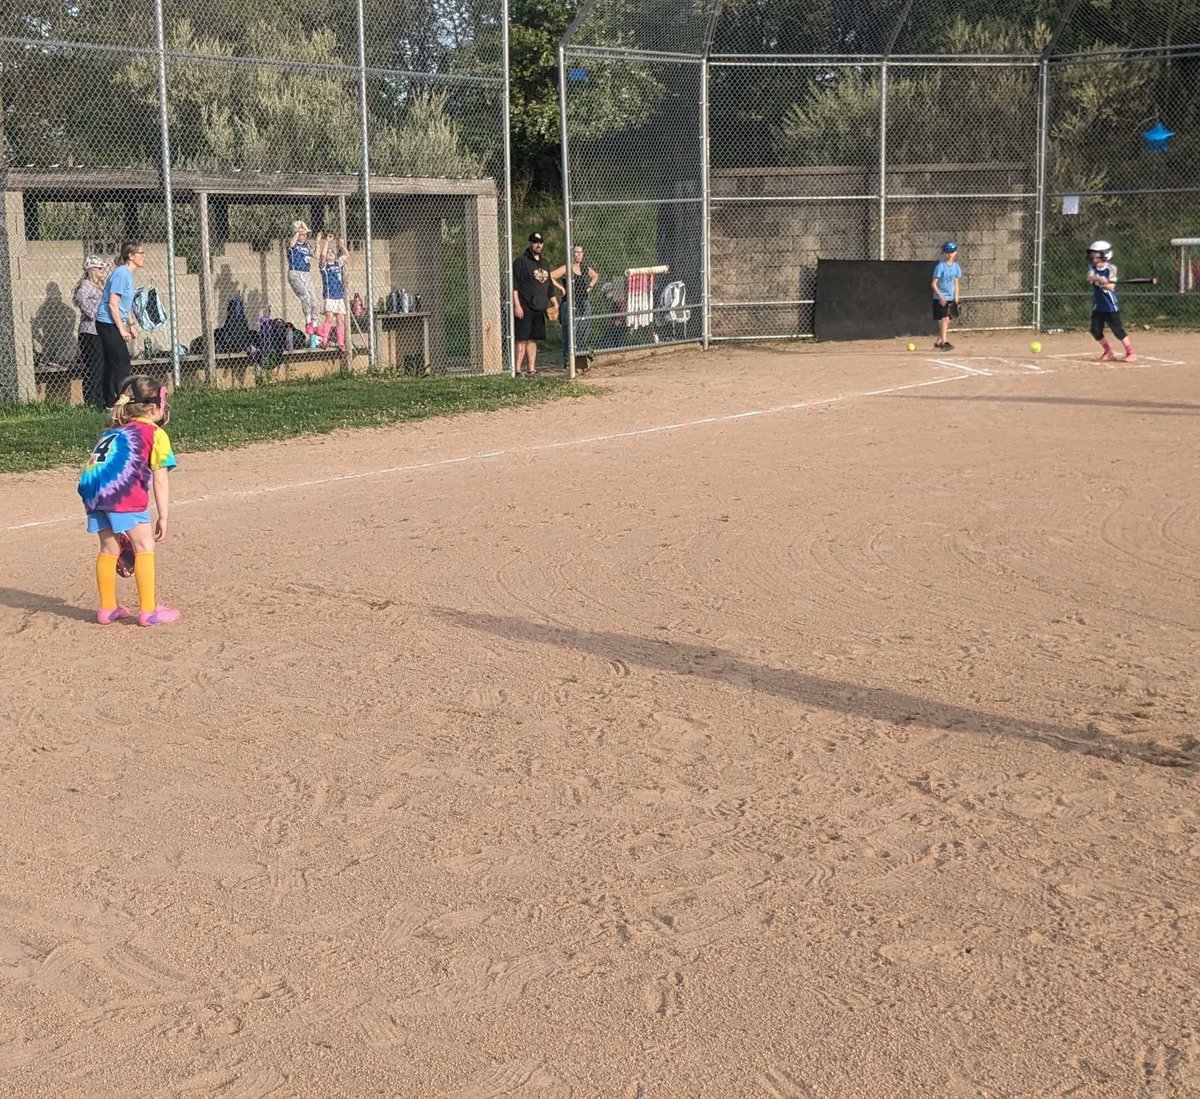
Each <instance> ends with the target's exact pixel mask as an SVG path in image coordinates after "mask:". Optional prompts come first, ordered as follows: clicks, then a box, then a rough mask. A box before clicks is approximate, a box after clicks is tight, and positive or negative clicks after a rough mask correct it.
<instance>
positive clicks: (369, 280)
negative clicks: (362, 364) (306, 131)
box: [356, 0, 378, 370]
mask: <svg viewBox="0 0 1200 1099" xmlns="http://www.w3.org/2000/svg"><path fill="white" fill-rule="evenodd" d="M356 7H357V8H358V128H359V140H360V141H361V142H362V177H361V179H360V184H361V187H362V199H363V233H364V234H365V240H364V242H363V255H364V257H365V259H366V271H365V276H366V278H365V281H366V287H367V368H368V369H369V370H374V369H375V368H376V366H377V365H378V362H377V358H378V353H377V349H376V347H375V267H374V261H373V257H372V254H371V149H370V137H369V135H368V133H367V36H366V25H365V24H366V21H365V19H364V17H363V0H357V4H356Z"/></svg>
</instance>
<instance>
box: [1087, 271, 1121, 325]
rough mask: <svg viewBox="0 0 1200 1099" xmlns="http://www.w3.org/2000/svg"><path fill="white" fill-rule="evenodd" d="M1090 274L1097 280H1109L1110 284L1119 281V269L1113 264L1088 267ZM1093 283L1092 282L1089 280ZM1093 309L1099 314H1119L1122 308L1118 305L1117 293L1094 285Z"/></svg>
mask: <svg viewBox="0 0 1200 1099" xmlns="http://www.w3.org/2000/svg"><path fill="white" fill-rule="evenodd" d="M1088 274H1089V275H1095V276H1096V277H1097V278H1101V279H1108V281H1109V282H1116V281H1117V268H1116V266H1115V265H1114V264H1111V263H1100V264H1092V265H1090V266H1089V267H1088ZM1088 281H1089V282H1091V280H1090V279H1089V280H1088ZM1092 309H1093V310H1094V311H1095V312H1097V313H1119V312H1120V311H1121V307H1120V306H1119V305H1117V292H1116V290H1115V289H1113V290H1105V289H1104V287H1102V286H1096V285H1095V284H1094V283H1093V284H1092Z"/></svg>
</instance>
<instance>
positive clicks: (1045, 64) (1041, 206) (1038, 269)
mask: <svg viewBox="0 0 1200 1099" xmlns="http://www.w3.org/2000/svg"><path fill="white" fill-rule="evenodd" d="M1038 69H1039V75H1040V77H1041V88H1040V89H1039V94H1038V147H1037V187H1036V188H1035V191H1036V194H1037V200H1036V201H1037V211H1036V212H1035V214H1034V223H1033V224H1034V230H1033V232H1034V241H1033V327H1034V328H1036V329H1038V330H1039V331H1040V330H1041V327H1042V308H1043V304H1042V303H1043V298H1044V297H1045V282H1046V160H1047V157H1048V152H1049V140H1050V137H1049V131H1050V59H1049V57H1043V58H1042V63H1041V65H1039V66H1038Z"/></svg>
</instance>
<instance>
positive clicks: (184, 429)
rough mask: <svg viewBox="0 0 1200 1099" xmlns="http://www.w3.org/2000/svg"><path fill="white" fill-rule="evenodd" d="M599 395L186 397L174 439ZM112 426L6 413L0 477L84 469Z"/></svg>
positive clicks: (343, 384)
mask: <svg viewBox="0 0 1200 1099" xmlns="http://www.w3.org/2000/svg"><path fill="white" fill-rule="evenodd" d="M599 392H600V390H598V389H597V388H596V387H595V386H587V385H580V384H578V383H574V384H572V383H569V382H567V381H566V379H565V378H541V379H536V380H533V379H520V378H515V379H514V378H510V377H508V376H507V375H501V376H489V377H481V378H405V377H396V376H394V375H382V376H381V375H354V376H345V375H335V376H333V377H329V378H314V379H308V380H303V381H296V382H286V383H278V384H274V385H266V386H262V387H260V388H257V389H238V390H227V391H217V390H212V389H207V388H196V389H183V390H180V391H179V392H178V393H176V394H175V395H174V396H173V397H172V398H171V424H170V427H169V428H168V430H169V432H170V435H171V442H172V444H173V445H174V447H175V449H176V450H177V451H178V452H179V453H180V454H181V455H183V454H187V453H189V452H194V451H198V450H230V449H233V448H236V447H242V446H249V445H250V444H251V443H260V442H266V441H268V440H272V439H291V438H295V437H297V436H300V435H324V434H326V433H328V432H330V431H337V430H339V429H340V428H348V427H378V426H380V425H382V424H394V423H399V422H400V421H402V420H424V419H428V418H429V417H431V416H453V415H457V414H459V413H463V412H492V411H495V410H497V409H503V408H517V407H519V406H521V405H534V404H541V403H543V402H545V401H552V400H557V399H559V398H563V397H582V396H591V395H594V394H596V393H599ZM103 426H104V419H103V415H102V414H101V413H100V412H98V411H96V410H95V409H93V408H80V407H73V406H70V405H62V404H21V405H0V473H27V472H29V471H31V470H37V469H51V468H53V467H54V466H59V465H64V464H70V465H77V466H79V467H80V468H82V466H83V463H84V461H85V460H86V459H87V455H88V452H89V451H90V450H91V448H92V446H93V444H94V443H95V441H96V438H97V437H98V436H99V434H100V432H101V430H102V429H103Z"/></svg>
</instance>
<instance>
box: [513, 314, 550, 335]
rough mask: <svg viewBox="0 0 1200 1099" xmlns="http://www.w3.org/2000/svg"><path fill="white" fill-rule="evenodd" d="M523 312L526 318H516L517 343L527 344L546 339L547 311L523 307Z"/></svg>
mask: <svg viewBox="0 0 1200 1099" xmlns="http://www.w3.org/2000/svg"><path fill="white" fill-rule="evenodd" d="M521 310H522V312H523V313H524V314H525V316H523V317H517V318H516V327H515V329H514V331H515V334H516V337H517V343H526V342H528V341H529V340H535V341H536V340H544V339H545V338H546V314H545V311H544V310H541V309H530V308H529V306H528V305H523V306H522V307H521Z"/></svg>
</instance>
